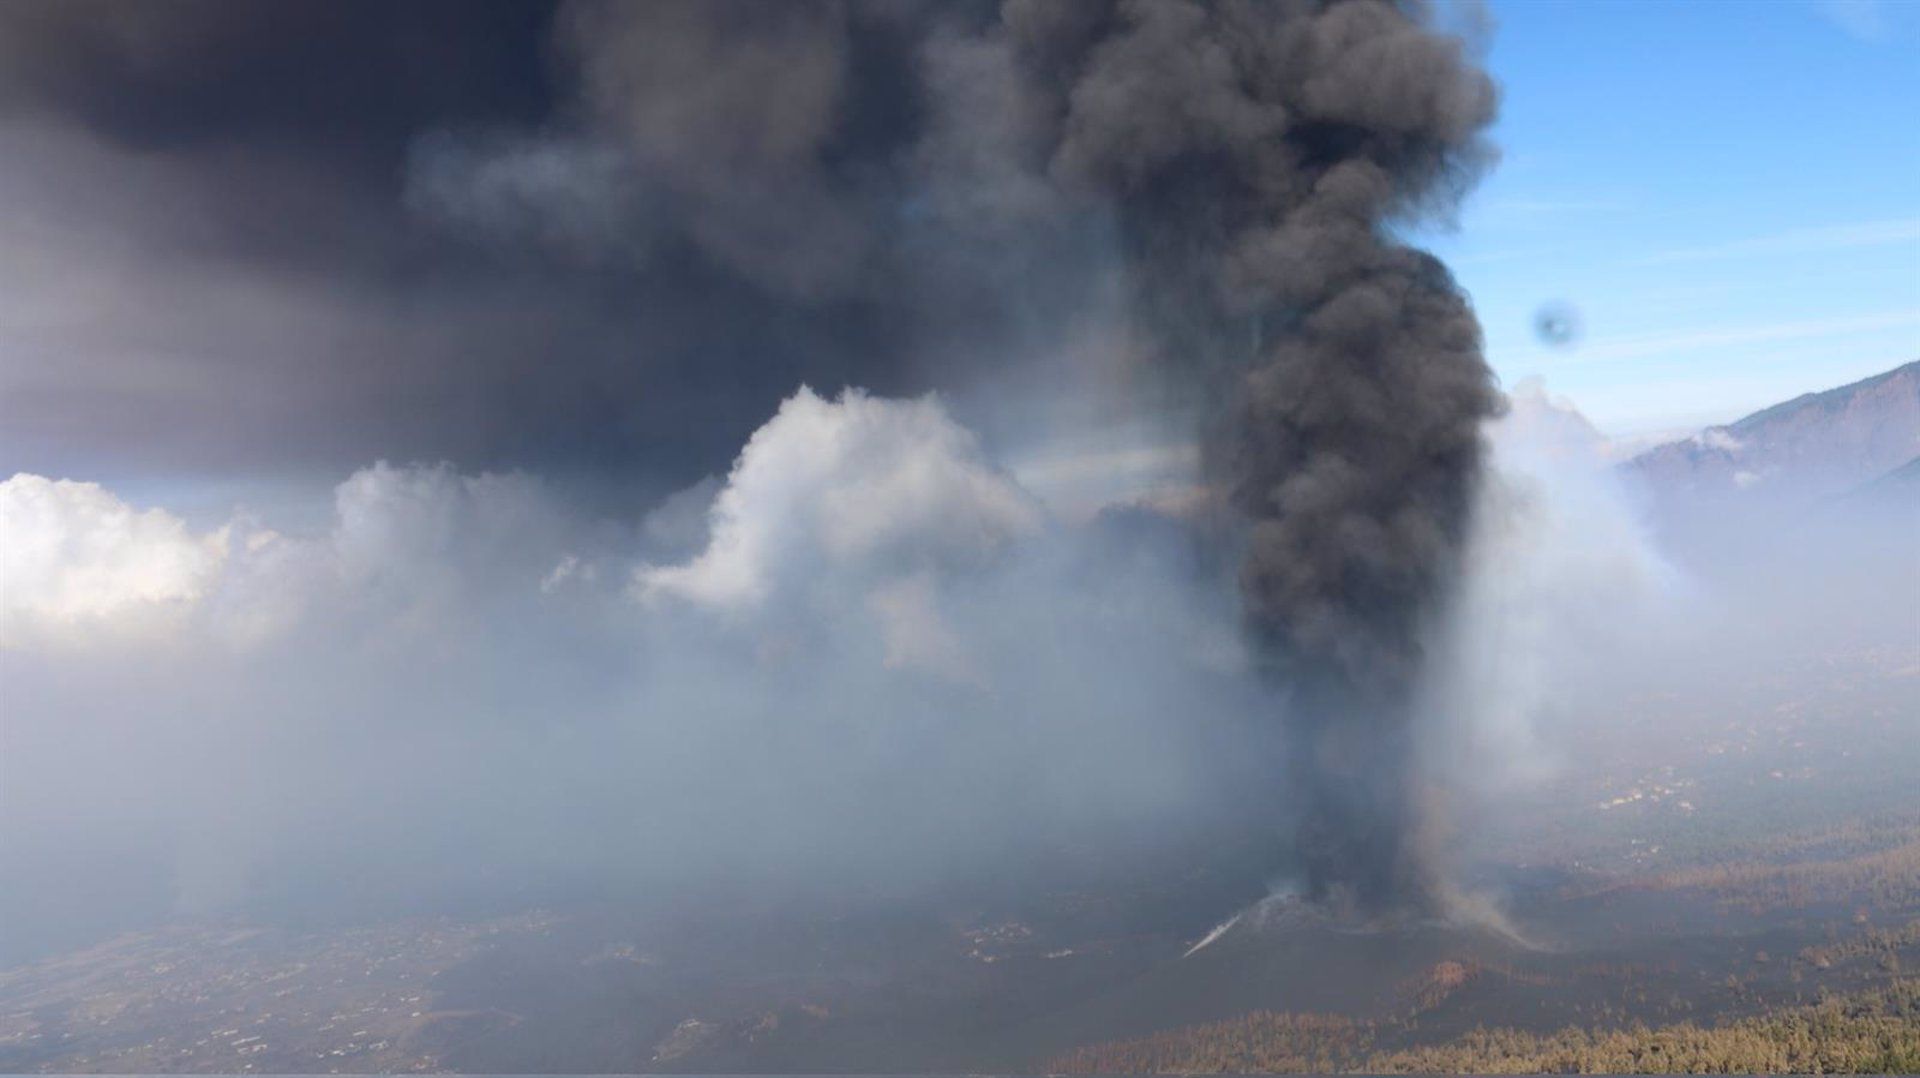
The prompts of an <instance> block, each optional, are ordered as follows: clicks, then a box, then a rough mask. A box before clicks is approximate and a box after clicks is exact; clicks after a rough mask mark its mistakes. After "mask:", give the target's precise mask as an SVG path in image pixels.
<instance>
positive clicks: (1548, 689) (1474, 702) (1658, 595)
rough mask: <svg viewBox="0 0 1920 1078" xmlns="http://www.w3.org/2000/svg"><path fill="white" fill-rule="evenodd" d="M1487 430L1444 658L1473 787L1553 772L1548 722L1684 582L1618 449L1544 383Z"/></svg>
mask: <svg viewBox="0 0 1920 1078" xmlns="http://www.w3.org/2000/svg"><path fill="white" fill-rule="evenodd" d="M1509 401H1510V408H1509V410H1508V412H1507V414H1506V415H1504V416H1503V417H1501V418H1500V419H1499V420H1497V421H1495V422H1493V423H1492V424H1490V425H1489V428H1488V438H1489V442H1490V445H1491V449H1492V453H1491V467H1490V468H1489V472H1488V475H1487V477H1486V479H1485V481H1484V482H1483V485H1482V490H1481V492H1480V495H1479V499H1478V504H1477V506H1476V512H1475V516H1474V530H1473V534H1472V536H1471V538H1470V541H1469V544H1468V554H1467V571H1466V575H1465V578H1464V580H1463V583H1462V587H1461V591H1460V594H1459V595H1457V596H1456V598H1455V602H1454V607H1453V610H1452V613H1451V616H1450V624H1449V626H1448V628H1449V631H1448V633H1447V634H1446V642H1445V645H1444V647H1443V649H1442V657H1441V661H1440V663H1438V664H1437V666H1438V669H1437V674H1436V678H1435V681H1436V684H1435V686H1434V689H1435V693H1436V697H1437V701H1436V702H1437V706H1438V707H1439V709H1440V710H1441V711H1443V712H1444V713H1446V714H1447V715H1449V716H1451V718H1452V722H1451V723H1449V724H1448V725H1447V726H1446V728H1445V729H1446V732H1447V733H1448V734H1449V735H1451V736H1450V737H1449V740H1448V744H1449V747H1450V751H1451V753H1452V755H1453V759H1452V760H1450V761H1449V762H1450V763H1451V764H1453V765H1455V766H1459V767H1463V768H1467V769H1470V774H1471V775H1473V776H1474V778H1475V780H1476V782H1477V784H1480V785H1482V786H1487V785H1492V786H1499V785H1502V784H1508V783H1516V782H1527V781H1531V780H1536V779H1539V778H1541V777H1544V776H1545V775H1546V774H1547V773H1548V772H1549V771H1550V770H1551V768H1552V767H1553V765H1554V763H1555V761H1554V760H1552V759H1551V754H1550V753H1549V752H1548V751H1547V748H1546V746H1547V745H1548V744H1549V740H1548V739H1544V738H1543V737H1542V731H1541V727H1542V725H1543V724H1547V723H1550V722H1552V721H1553V720H1554V719H1556V718H1559V717H1560V714H1559V713H1560V712H1561V710H1562V709H1564V708H1565V707H1566V706H1567V705H1568V703H1569V698H1570V696H1572V695H1574V694H1575V693H1577V689H1576V688H1575V686H1576V685H1578V684H1579V683H1580V680H1581V678H1582V677H1583V676H1584V675H1586V674H1588V673H1590V672H1591V671H1590V669H1589V668H1590V667H1591V666H1592V665H1593V664H1595V663H1598V662H1604V661H1606V658H1607V657H1608V656H1609V655H1611V654H1613V653H1615V652H1617V651H1618V650H1619V649H1620V647H1621V646H1623V644H1625V643H1626V642H1629V641H1631V640H1632V639H1633V638H1634V637H1636V636H1638V635H1639V634H1641V633H1643V632H1644V631H1646V629H1647V627H1648V626H1649V625H1652V624H1657V623H1658V621H1659V620H1660V619H1659V618H1658V617H1657V613H1658V610H1659V604H1661V603H1663V602H1665V601H1667V600H1668V599H1670V598H1671V596H1672V595H1673V593H1674V591H1675V586H1676V583H1677V578H1676V574H1675V572H1674V570H1673V569H1672V568H1671V567H1670V566H1669V565H1668V564H1667V562H1666V561H1665V559H1664V558H1662V557H1661V555H1660V554H1659V552H1658V550H1657V549H1656V547H1655V545H1654V542H1653V539H1652V537H1651V535H1650V534H1649V531H1648V529H1647V527H1646V524H1645V522H1644V520H1643V519H1642V517H1641V515H1640V513H1639V512H1638V511H1637V510H1636V509H1635V507H1634V504H1633V502H1632V500H1631V499H1630V498H1629V497H1628V494H1627V491H1626V490H1625V489H1624V488H1623V487H1622V485H1621V484H1620V482H1619V479H1618V477H1617V475H1616V473H1615V471H1614V468H1613V461H1614V457H1615V452H1614V447H1613V446H1612V445H1611V444H1610V443H1609V442H1608V441H1607V440H1606V439H1605V438H1604V437H1603V436H1602V435H1601V434H1600V433H1599V432H1598V431H1597V430H1595V429H1594V427H1593V426H1592V424H1590V423H1589V422H1587V420H1586V418H1585V417H1584V416H1582V415H1581V414H1580V413H1579V412H1578V411H1577V410H1576V409H1575V408H1574V407H1573V406H1572V404H1570V403H1568V402H1566V401H1564V400H1559V399H1556V398H1554V397H1551V396H1549V395H1548V394H1547V393H1546V391H1545V389H1544V388H1543V387H1542V386H1541V385H1539V384H1538V383H1537V382H1529V383H1524V384H1522V385H1520V386H1518V387H1516V389H1515V390H1514V392H1513V393H1512V395H1511V397H1510V398H1509Z"/></svg>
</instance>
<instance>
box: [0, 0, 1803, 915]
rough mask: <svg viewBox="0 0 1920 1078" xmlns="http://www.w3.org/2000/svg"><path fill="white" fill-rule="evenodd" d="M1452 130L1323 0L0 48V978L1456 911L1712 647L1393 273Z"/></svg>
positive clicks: (547, 17) (149, 17) (1388, 22)
mask: <svg viewBox="0 0 1920 1078" xmlns="http://www.w3.org/2000/svg"><path fill="white" fill-rule="evenodd" d="M1496 105H1497V94H1496V92H1495V89H1494V87H1493V85H1492V84H1491V82H1490V81H1489V80H1488V78H1487V76H1486V75H1485V73H1484V72H1482V71H1481V70H1480V68H1479V67H1478V64H1477V60H1476V58H1475V56H1474V54H1473V52H1472V50H1471V49H1470V48H1469V47H1468V46H1467V45H1466V44H1464V43H1463V42H1461V41H1460V40H1457V39H1456V38H1454V37H1452V36H1449V35H1448V34H1446V33H1443V32H1441V31H1440V30H1438V29H1436V28H1435V26H1434V25H1432V21H1431V13H1429V12H1428V11H1426V10H1425V9H1424V8H1422V7H1420V6H1418V5H1395V4H1387V3H1381V2H1375V0H1347V2H1340V3H1331V4H1320V3H1306V2H1289V0H1273V2H1265V3H1254V2H1235V0H1226V2H1221V3H1214V4H1200V3H1185V2H1181V0H1164V2H1153V3H1149V2H1140V0H1124V2H1099V0H1071V2H1069V0H1055V2H1025V0H1008V2H1007V3H1004V4H996V3H960V4H922V3H911V2H902V3H862V2H849V3H817V4H815V3H805V4H802V3H790V4H766V3H753V2H746V0H741V2H731V0H719V2H713V0H705V2H695V0H684V2H682V0H669V2H657V3H645V4H623V3H603V2H593V0H575V2H568V3H562V4H544V3H527V4H512V5H499V6H495V5H473V4H466V3H460V4H439V3H410V4H406V5H400V6H397V7H396V6H393V5H387V4H376V3H361V2H347V3H329V4H320V3H311V4H309V3H290V4H278V5H275V7H274V8H273V10H272V12H271V14H268V13H266V12H264V11H263V10H262V9H261V8H260V7H258V6H257V5H252V4H242V3H227V2H219V0H169V2H165V3H155V4H125V3H104V2H103V3H96V2H94V0H74V2H71V3H63V4H58V5H51V4H49V5H31V6H30V5H8V6H4V7H0V162H4V164H0V200H4V201H5V203H6V205H8V206H9V208H10V211H12V210H13V209H14V208H16V207H17V208H18V212H9V213H8V214H7V215H5V217H4V219H0V324H4V325H5V326H7V327H8V328H7V339H6V342H5V343H6V360H5V362H4V363H0V475H10V476H12V478H11V479H7V480H6V481H5V482H4V483H0V530H3V531H4V538H5V546H6V559H5V564H4V569H5V581H4V584H5V586H4V588H3V589H0V680H4V682H5V686H6V692H5V697H6V698H5V710H6V731H5V734H6V751H5V758H4V760H3V761H0V767H4V769H5V781H4V783H3V784H0V786H3V787H4V789H3V791H0V793H3V796H4V800H5V811H4V819H5V828H6V832H7V834H6V841H5V842H4V843H0V871H4V874H5V876H6V878H7V886H6V887H5V888H4V889H3V890H4V892H5V895H4V899H0V901H4V902H5V903H6V906H5V908H4V909H0V920H5V921H6V922H8V923H9V924H10V925H15V926H25V927H24V928H23V929H22V930H20V931H16V932H10V933H8V935H9V937H10V938H9V939H8V940H7V941H6V943H7V944H8V946H9V948H11V949H13V950H14V951H25V950H27V949H30V948H40V949H46V950H51V949H55V948H57V947H58V946H59V945H60V944H61V942H62V941H68V940H81V939H87V938H91V937H90V936H89V933H94V934H97V933H98V932H99V931H104V930H105V929H106V928H108V927H117V926H119V925H122V924H127V923H135V922H138V921H140V920H142V919H149V920H150V919H154V918H158V917H162V916H165V915H167V914H169V913H204V912H214V911H225V910H245V911H253V912H266V913H278V914H285V913H288V912H289V911H293V910H297V909H315V908H317V909H326V910H333V911H354V910H369V911H385V910H390V909H395V908H416V907H434V906H436V905H441V906H444V905H449V904H455V903H458V902H473V903H475V904H479V905H485V904H487V903H493V904H495V905H502V904H510V903H520V904H522V905H524V904H525V903H527V902H530V901H536V900H539V899H541V898H543V897H545V896H548V895H579V894H592V895H607V894H611V895H621V896H627V895H636V894H644V895H646V896H648V897H649V900H659V901H663V902H664V901H677V902H686V903H689V904H698V903H699V902H700V901H701V900H702V899H703V898H705V897H708V896H712V895H715V894H733V895H738V894H752V895H760V896H771V899H770V900H773V901H791V902H796V903H800V902H809V901H820V902H823V903H833V902H852V901H855V900H858V901H874V902H888V901H897V902H901V903H906V902H911V901H920V900H924V899H925V898H926V896H928V895H934V894H943V893H950V892H951V891H953V890H955V889H961V888H968V887H972V888H993V887H1001V886H1004V887H1007V888H1011V889H1019V888H1039V887H1044V886H1048V885H1049V883H1048V882H1047V881H1048V880H1050V879H1052V877H1050V876H1048V875H1047V874H1048V873H1049V872H1051V871H1053V870H1055V869H1058V870H1059V871H1060V872H1061V873H1062V874H1067V873H1069V872H1071V871H1078V870H1079V869H1080V868H1082V867H1084V865H1087V864H1091V865H1095V866H1097V867H1099V868H1100V869H1101V870H1103V871H1104V870H1106V869H1108V868H1112V869H1113V870H1114V871H1116V872H1131V873H1134V874H1136V875H1140V874H1146V873H1159V874H1161V875H1163V876H1165V877H1167V878H1177V879H1185V878H1187V877H1186V875H1185V874H1186V873H1188V872H1199V871H1201V870H1217V871H1220V872H1222V873H1224V874H1225V875H1227V876H1228V877H1230V884H1229V885H1227V886H1223V887H1222V888H1221V889H1220V891H1221V893H1224V894H1228V895H1230V897H1231V900H1232V901H1236V902H1243V903H1244V902H1248V901H1253V900H1255V899H1257V898H1259V897H1260V896H1261V895H1262V894H1263V893H1265V892H1266V890H1267V889H1268V888H1269V887H1271V886H1286V887H1297V888H1299V889H1301V890H1303V891H1304V892H1305V893H1307V894H1308V895H1309V896H1311V897H1312V898H1314V899H1315V900H1318V901H1321V902H1324V903H1326V904H1327V905H1328V906H1329V907H1333V908H1337V909H1340V910H1342V911H1348V912H1352V913H1355V914H1357V915H1360V916H1366V917H1374V916H1379V917H1394V916H1412V917H1420V916H1428V915H1434V914H1445V913H1448V912H1450V908H1449V904H1450V903H1451V902H1452V900H1453V899H1454V898H1455V897H1456V895H1455V894H1454V890H1455V884H1454V883H1453V881H1452V874H1453V869H1454V864H1453V862H1452V860H1451V859H1450V857H1451V851H1449V850H1448V849H1447V848H1446V841H1445V834H1444V831H1445V828H1444V827H1442V826H1441V823H1442V822H1443V813H1442V811H1441V807H1442V806H1446V805H1451V806H1455V807H1457V808H1459V809H1461V810H1462V811H1459V812H1458V813H1456V815H1455V816H1454V817H1453V818H1454V819H1455V820H1457V821H1458V822H1459V823H1460V824H1461V825H1463V826H1465V825H1469V824H1471V823H1472V822H1473V821H1474V820H1475V819H1476V818H1484V817H1486V816H1493V815H1496V814H1497V813H1498V811H1499V809H1498V804H1499V795H1500V794H1502V793H1504V792H1506V791H1507V790H1508V789H1510V788H1512V787H1517V786H1523V785H1525V784H1527V783H1529V782H1532V781H1536V780H1537V779H1538V778H1539V777H1540V776H1541V775H1544V774H1548V773H1550V772H1552V771H1553V769H1554V768H1555V767H1556V766H1557V763H1558V760H1557V757H1556V744H1557V742H1556V739H1555V732H1554V721H1555V720H1556V719H1557V718H1563V717H1565V716H1566V715H1569V714H1573V713H1575V712H1576V711H1580V708H1576V707H1574V706H1572V705H1571V704H1570V703H1569V700H1568V697H1569V694H1570V693H1572V692H1573V691H1574V688H1573V687H1579V688H1581V689H1583V690H1584V689H1586V688H1590V687H1593V686H1599V685H1605V684H1606V683H1607V682H1609V680H1610V679H1617V678H1618V677H1619V676H1620V671H1622V670H1628V669H1637V668H1638V667H1636V666H1635V665H1634V664H1636V663H1641V662H1648V663H1651V662H1652V661H1653V660H1652V659H1649V658H1648V656H1649V655H1650V654H1652V653H1653V652H1656V651H1658V650H1659V649H1658V647H1657V646H1656V642H1650V641H1649V639H1648V637H1650V636H1651V635H1652V634H1650V633H1646V632H1644V631H1643V630H1644V628H1645V626H1646V625H1647V624H1648V623H1649V622H1666V623H1668V624H1669V625H1672V626H1679V627H1676V628H1673V629H1671V631H1672V632H1674V633H1678V634H1681V635H1684V634H1685V633H1686V632H1688V631H1698V632H1699V633H1701V634H1705V633H1707V632H1709V631H1710V629H1709V628H1708V626H1712V627H1716V628H1717V627H1718V626H1720V625H1722V624H1724V623H1723V622H1717V621H1710V619H1707V618H1704V617H1700V618H1697V619H1696V615H1698V613H1699V611H1698V610H1697V609H1696V608H1695V607H1691V606H1686V605H1685V604H1686V603H1687V602H1689V601H1691V600H1693V599H1694V598H1696V597H1695V596H1693V595H1691V594H1690V593H1689V590H1688V589H1689V587H1690V586H1692V585H1693V584H1694V583H1695V581H1694V578H1693V577H1691V576H1689V573H1688V571H1687V570H1686V569H1684V568H1682V567H1679V566H1677V565H1676V564H1675V563H1674V562H1673V561H1671V560H1670V559H1668V558H1667V557H1664V556H1663V555H1661V554H1659V553H1656V551H1655V549H1654V547H1653V545H1652V543H1651V541H1650V540H1649V539H1648V532H1647V528H1646V526H1645V524H1644V522H1643V514H1642V513H1641V512H1640V511H1639V509H1640V507H1639V506H1638V505H1637V504H1636V503H1635V501H1634V498H1633V492H1632V490H1631V488H1630V485H1628V484H1626V483H1625V482H1624V481H1623V480H1621V479H1619V478H1618V477H1617V476H1616V475H1615V474H1614V473H1613V472H1612V471H1611V470H1610V465H1609V463H1608V462H1607V461H1606V460H1605V458H1604V457H1603V456H1602V455H1601V451H1600V449H1598V448H1596V447H1595V445H1596V441H1597V435H1594V434H1593V432H1592V431H1591V430H1590V428H1585V427H1584V424H1583V422H1582V421H1580V420H1579V419H1578V417H1577V415H1576V414H1574V413H1572V412H1571V410H1570V408H1569V407H1568V406H1565V405H1564V404H1563V403H1559V402H1554V401H1551V400H1550V399H1548V398H1547V397H1545V396H1544V394H1543V393H1542V392H1539V391H1537V390H1535V389H1531V388H1523V389H1518V390H1516V391H1515V392H1514V394H1513V401H1512V403H1513V411H1512V413H1511V414H1506V415H1503V414H1502V412H1503V408H1504V407H1505V406H1506V405H1505V399H1504V398H1503V397H1502V395H1501V394H1500V393H1499V392H1498V390H1497V389H1496V387H1495V386H1494V384H1493V381H1492V377H1491V375H1490V373H1489V371H1488V369H1487V367H1486V364H1485V362H1484V360H1483V358H1482V354H1481V341H1480V333H1479V329H1478V327H1477V326H1476V324H1475V320H1474V317H1473V314H1472V311H1471V309H1470V307H1469V304H1468V301H1467V298H1466V297H1465V296H1464V295H1463V294H1462V293H1461V292H1460V290H1459V289H1458V288H1457V287H1456V285H1455V284H1454V282H1453V280H1452V278H1451V277H1450V275H1449V274H1448V272H1447V270H1446V269H1445V267H1444V266H1442V265H1440V264H1439V263H1438V262H1437V261H1435V260H1434V259H1433V258H1431V257H1429V256H1427V255H1426V254H1423V253H1421V252H1419V251H1417V250H1414V249H1411V248H1410V247H1408V246H1406V245H1405V244H1403V243H1402V242H1400V240H1399V238H1398V237H1399V236H1400V235H1401V234H1402V232H1403V231H1404V230H1405V229H1406V228H1407V227H1408V226H1410V225H1413V224H1416V223H1419V222H1432V221H1435V220H1444V219H1445V218H1446V216H1447V215H1448V214H1449V212H1450V211H1451V209H1452V207H1453V205H1454V204H1455V203H1456V202H1457V200H1458V199H1460V198H1461V197H1463V196H1464V195H1465V194H1466V193H1467V192H1468V190H1469V189H1470V188H1471V186H1472V184H1473V182H1474V181H1475V179H1476V178H1477V177H1478V176H1479V175H1480V174H1481V173H1482V172H1483V171H1484V170H1485V169H1486V168H1488V167H1489V166H1490V164H1491V163H1492V160H1493V157H1494V153H1493V150H1492V148H1491V146H1490V145H1489V144H1488V142H1487V137H1486V132H1487V130H1488V128H1489V125H1490V124H1491V123H1492V122H1493V119H1494V115H1495V111H1496ZM1826 538H1831V537H1823V539H1822V541H1825V539H1826ZM1749 584H1750V581H1749V580H1748V579H1747V578H1745V577H1742V578H1740V579H1739V581H1738V582H1737V584H1729V585H1728V587H1729V590H1740V589H1744V588H1746V587H1748V585H1749ZM1791 598H1792V599H1793V600H1794V601H1795V602H1798V601H1799V600H1801V599H1807V600H1808V601H1809V602H1810V601H1811V598H1810V596H1807V595H1802V594H1800V593H1799V592H1795V593H1793V595H1792V596H1791ZM1755 603H1756V607H1757V608H1758V609H1759V612H1758V613H1756V614H1755V616H1754V617H1753V618H1752V621H1753V622H1754V623H1755V624H1767V625H1777V624H1779V623H1781V622H1783V621H1786V620H1790V619H1788V618H1786V616H1785V615H1782V614H1780V611H1781V610H1784V609H1787V607H1788V606H1789V605H1791V604H1788V603H1787V602H1786V598H1785V597H1783V598H1782V599H1781V602H1780V604H1778V605H1774V604H1773V603H1772V602H1771V598H1769V599H1768V600H1765V601H1763V600H1759V599H1756V600H1755ZM1796 609H1797V608H1796ZM1665 631H1668V630H1663V632H1665ZM1661 642H1664V639H1663V641H1661ZM1582 706H1585V705H1582ZM1569 721H1570V720H1569ZM1482 798H1484V800H1481V799H1482ZM1063 866H1064V867H1063ZM1222 866H1225V867H1224V868H1223V867H1222ZM79 895H89V896H97V897H95V898H89V899H87V900H85V901H81V900H79V899H77V898H75V897H73V896H79ZM1225 912H1228V911H1226V910H1211V911H1209V916H1210V917H1211V916H1213V915H1215V914H1222V913H1225Z"/></svg>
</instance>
